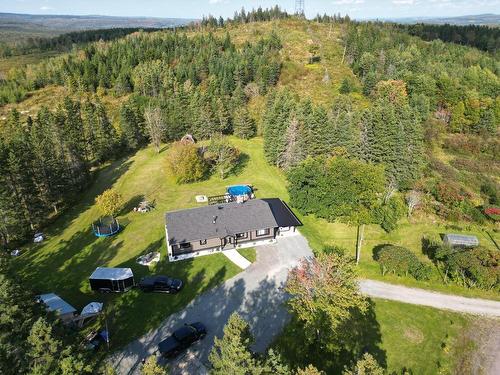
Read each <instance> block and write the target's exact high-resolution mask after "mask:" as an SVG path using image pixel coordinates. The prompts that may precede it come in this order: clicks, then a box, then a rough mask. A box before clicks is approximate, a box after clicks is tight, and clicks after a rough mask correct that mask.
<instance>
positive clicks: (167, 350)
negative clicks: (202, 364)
mask: <svg viewBox="0 0 500 375" xmlns="http://www.w3.org/2000/svg"><path fill="white" fill-rule="evenodd" d="M206 334H207V329H206V328H205V326H204V325H203V324H202V323H200V322H196V323H192V324H185V325H184V326H183V327H181V328H179V329H178V330H176V331H175V332H174V333H173V334H172V336H170V337H168V338H166V339H165V340H163V341H162V342H160V343H159V344H158V351H159V353H160V354H161V355H162V356H164V357H167V358H172V357H175V356H176V355H178V354H179V353H180V352H181V351H183V350H184V349H187V348H188V347H190V346H191V345H192V344H193V343H195V342H196V341H198V340H201V339H203V338H204V337H205V335H206Z"/></svg>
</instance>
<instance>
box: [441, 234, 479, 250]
mask: <svg viewBox="0 0 500 375" xmlns="http://www.w3.org/2000/svg"><path fill="white" fill-rule="evenodd" d="M443 242H444V243H445V244H446V245H448V246H451V247H477V246H479V240H478V239H477V237H476V236H469V235H465V234H453V233H449V234H445V235H444V237H443Z"/></svg>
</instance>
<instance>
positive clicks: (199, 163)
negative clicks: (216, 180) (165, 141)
mask: <svg viewBox="0 0 500 375" xmlns="http://www.w3.org/2000/svg"><path fill="white" fill-rule="evenodd" d="M167 167H168V169H169V170H170V172H171V173H172V175H173V176H174V177H175V180H176V181H177V183H178V184H182V183H188V182H194V181H199V180H201V179H203V178H204V177H205V175H206V173H207V171H208V165H207V163H206V161H205V160H204V159H203V157H202V156H201V155H200V152H199V150H198V148H197V147H196V146H195V145H193V144H182V143H180V142H175V143H174V144H173V145H172V147H171V149H170V151H169V153H168V156H167Z"/></svg>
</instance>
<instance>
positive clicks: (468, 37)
mask: <svg viewBox="0 0 500 375" xmlns="http://www.w3.org/2000/svg"><path fill="white" fill-rule="evenodd" d="M401 28H402V29H403V30H406V31H407V32H408V33H409V34H411V35H415V36H418V37H420V38H422V39H423V40H427V41H431V40H435V39H440V40H442V41H443V42H452V43H456V44H463V45H467V46H471V47H476V48H478V49H480V50H483V51H488V52H491V53H496V52H498V51H500V29H499V28H498V27H488V26H477V25H468V26H456V25H448V24H446V25H429V24H416V25H401Z"/></svg>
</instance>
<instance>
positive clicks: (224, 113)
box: [0, 32, 280, 244]
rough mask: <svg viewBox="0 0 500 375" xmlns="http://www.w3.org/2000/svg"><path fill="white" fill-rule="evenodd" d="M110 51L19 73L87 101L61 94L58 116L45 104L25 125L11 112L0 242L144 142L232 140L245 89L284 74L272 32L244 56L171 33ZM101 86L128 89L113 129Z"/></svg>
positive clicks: (35, 224)
mask: <svg viewBox="0 0 500 375" xmlns="http://www.w3.org/2000/svg"><path fill="white" fill-rule="evenodd" d="M101 43H102V42H101ZM107 47H108V48H106V49H102V48H99V46H97V45H89V46H87V47H86V48H85V49H84V50H83V51H81V52H78V53H77V54H76V53H75V54H70V55H69V56H67V57H61V58H56V59H52V60H49V61H48V62H47V63H43V64H40V65H39V66H36V67H33V68H30V69H28V70H27V71H23V72H22V77H21V78H20V81H19V85H24V86H25V87H29V88H40V87H43V86H45V85H48V84H59V85H65V87H66V88H67V89H68V90H69V91H70V92H75V93H80V94H81V95H83V97H84V99H82V100H81V101H76V100H72V99H69V98H66V99H65V100H64V101H63V103H60V104H59V105H58V106H57V107H56V110H55V111H50V110H49V109H47V108H42V109H41V110H40V111H39V112H38V113H37V114H36V116H34V117H33V118H31V117H29V118H28V119H27V120H26V121H22V120H21V119H20V115H19V113H18V112H16V111H12V112H11V113H10V115H9V118H8V119H7V121H6V124H5V125H3V126H2V127H1V129H0V130H1V131H0V135H1V137H0V140H1V142H0V150H1V153H0V155H1V156H0V157H1V159H2V163H1V166H2V167H1V168H2V170H1V175H2V180H3V181H7V183H6V184H2V188H1V191H0V196H1V199H0V201H1V203H0V205H1V207H2V208H1V212H2V225H1V227H0V233H1V237H2V240H3V241H2V242H3V243H4V244H6V243H9V242H10V241H13V240H14V241H15V240H19V239H23V238H24V239H25V238H27V236H28V233H29V232H30V231H31V232H32V231H34V230H36V229H38V228H40V227H41V226H42V225H43V224H44V223H45V222H46V219H47V218H48V217H49V216H50V215H51V214H57V212H58V211H59V210H60V208H61V206H65V205H66V204H67V202H68V199H71V197H74V196H75V194H76V193H77V192H79V191H82V190H83V189H85V186H86V184H87V183H88V182H89V172H90V168H91V167H92V166H95V165H99V164H101V163H103V162H106V161H108V160H110V159H112V158H114V157H117V156H119V155H120V154H123V153H124V152H128V151H133V150H137V149H138V148H139V147H141V146H143V145H144V144H145V142H146V141H147V140H148V139H152V138H154V137H157V138H158V137H159V138H160V139H161V140H162V141H172V140H176V139H179V138H180V137H182V136H183V135H184V134H186V133H192V134H194V135H195V136H196V137H198V138H200V139H203V138H208V137H209V136H210V135H211V134H214V133H223V134H232V133H233V124H234V125H235V127H236V128H237V129H238V126H239V127H240V128H239V129H242V127H243V128H245V127H247V128H248V127H249V128H250V129H251V128H252V127H253V124H252V121H251V119H250V118H249V114H248V112H247V110H246V109H245V104H246V101H247V95H246V94H245V90H246V91H247V93H248V94H249V95H252V94H258V93H261V94H265V93H266V92H267V90H269V88H270V87H272V86H274V85H275V84H276V82H277V80H278V77H279V73H280V62H279V59H278V57H277V53H278V51H279V49H280V41H279V39H277V38H276V36H275V35H270V36H269V37H267V38H263V39H261V40H260V41H259V42H258V43H256V44H254V45H251V44H248V45H246V46H245V47H244V48H243V49H241V50H237V49H236V48H235V47H234V45H233V44H232V43H231V40H230V38H229V37H225V38H223V39H219V38H215V37H214V36H211V35H207V36H199V37H195V38H187V37H186V35H185V34H180V33H171V32H165V33H161V34H158V35H153V34H149V33H139V34H137V35H135V36H130V37H128V38H126V39H125V40H120V41H115V42H111V43H110V44H109V45H108V46H107ZM81 56H85V58H84V59H81ZM174 62H175V64H174ZM99 90H109V91H111V92H112V93H113V94H115V95H125V94H129V93H132V92H133V94H132V96H130V98H129V99H128V100H127V101H126V102H125V103H124V105H123V106H122V108H121V110H120V129H119V130H117V129H115V128H114V127H113V126H112V125H111V123H110V120H109V117H108V114H107V112H106V109H105V108H104V106H103V105H102V103H101V102H100V100H99V96H98V95H96V94H95V93H94V92H95V91H99ZM145 112H146V113H145ZM153 113H160V116H161V118H160V122H158V121H154V115H152V116H148V114H153ZM146 119H148V120H149V121H146ZM241 131H243V132H244V130H241Z"/></svg>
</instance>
